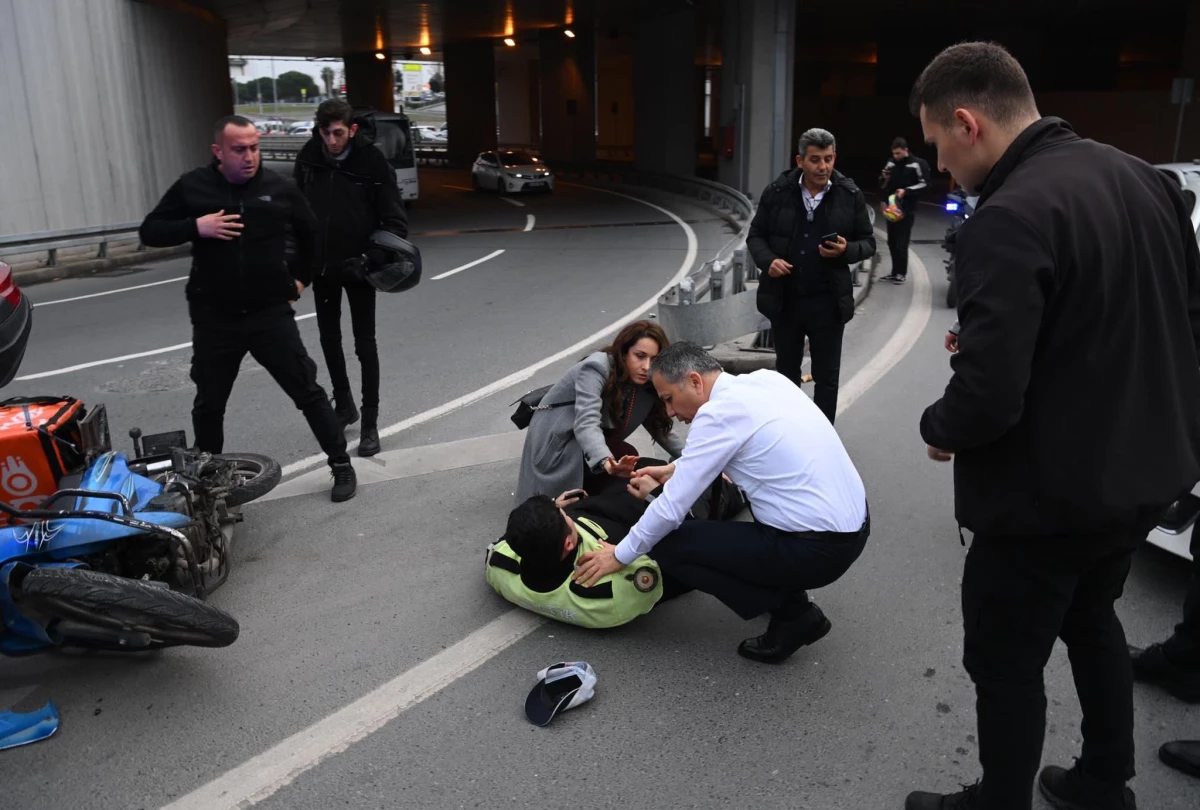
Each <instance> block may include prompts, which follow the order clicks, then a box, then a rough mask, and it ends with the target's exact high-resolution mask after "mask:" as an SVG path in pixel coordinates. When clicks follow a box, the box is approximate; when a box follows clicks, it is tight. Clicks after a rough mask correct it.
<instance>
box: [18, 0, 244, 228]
mask: <svg viewBox="0 0 1200 810" xmlns="http://www.w3.org/2000/svg"><path fill="white" fill-rule="evenodd" d="M227 60H228V55H227V52H226V48H225V31H224V27H223V26H222V25H221V23H220V22H219V21H218V20H217V19H216V18H215V17H212V16H211V15H207V14H205V13H203V12H200V13H195V14H194V13H189V12H187V11H179V10H173V9H168V8H164V7H161V6H157V5H151V4H147V3H140V2H132V1H131V0H54V2H47V1H46V0H0V76H3V77H4V81H2V82H0V109H4V110H6V111H7V112H6V115H5V121H4V128H5V141H6V144H5V148H4V149H0V178H3V191H2V192H0V233H3V234H5V235H11V234H19V233H34V232H40V231H49V230H59V229H63V228H78V227H86V226H96V225H111V224H118V223H124V222H135V221H139V220H141V219H142V217H144V216H145V214H146V212H147V211H148V210H149V209H150V208H151V207H152V206H153V205H154V204H155V203H156V202H157V201H158V199H159V197H160V196H161V195H162V194H163V192H165V191H166V190H167V187H168V186H170V184H171V183H172V182H174V180H175V179H176V178H177V177H178V176H179V175H180V174H182V173H183V172H184V171H186V170H188V169H190V168H193V167H195V166H197V165H200V164H203V163H205V162H207V160H208V159H209V157H210V153H209V149H208V146H209V144H211V143H212V123H213V122H214V121H215V120H216V119H217V118H219V117H221V116H222V115H227V114H228V113H229V112H230V111H231V110H232V93H231V90H230V85H229V78H228V74H229V70H228V61H227Z"/></svg>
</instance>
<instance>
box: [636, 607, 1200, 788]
mask: <svg viewBox="0 0 1200 810" xmlns="http://www.w3.org/2000/svg"><path fill="white" fill-rule="evenodd" d="M660 601H661V600H660ZM1158 758H1159V759H1161V760H1162V761H1163V764H1164V765H1167V766H1168V767H1171V768H1174V769H1175V770H1177V771H1181V772H1183V773H1186V774H1188V775H1189V776H1196V777H1200V740H1174V741H1172V742H1169V743H1163V745H1162V747H1161V748H1159V749H1158Z"/></svg>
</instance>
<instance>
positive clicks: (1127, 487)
mask: <svg viewBox="0 0 1200 810" xmlns="http://www.w3.org/2000/svg"><path fill="white" fill-rule="evenodd" d="M912 106H913V111H914V113H916V114H919V117H920V119H921V126H922V128H923V129H924V132H925V139H926V141H928V142H929V143H931V144H934V145H936V147H937V150H938V163H939V166H940V168H942V169H946V170H949V171H950V172H951V173H953V175H954V176H955V177H956V178H958V179H959V180H961V181H962V184H963V186H964V187H965V188H967V189H968V190H972V191H974V192H975V193H977V194H979V195H980V198H979V204H978V206H977V208H976V211H975V214H974V216H972V217H971V218H970V219H969V220H967V222H966V224H964V225H963V227H962V231H961V232H960V233H959V236H958V243H957V253H956V261H957V263H958V269H957V272H956V274H955V277H956V283H957V284H958V314H959V321H960V330H959V336H958V351H957V353H955V354H954V356H953V358H952V359H951V361H950V364H951V367H952V368H953V371H954V374H953V376H952V378H951V380H950V383H949V385H948V386H947V387H946V390H945V393H944V394H943V396H942V398H941V399H939V400H938V401H937V402H935V403H934V404H933V405H931V406H930V407H929V408H928V409H927V410H926V411H925V414H924V416H923V417H922V419H921V436H922V437H923V438H924V439H925V441H926V443H927V444H928V454H929V456H930V457H931V458H933V459H935V460H937V461H948V460H950V458H951V457H952V456H953V457H955V464H954V496H955V513H956V516H957V519H958V522H959V523H960V524H961V525H962V526H964V527H966V528H967V529H970V530H971V531H972V532H973V533H974V538H973V540H972V543H971V549H970V551H969V552H968V554H967V559H966V567H965V570H964V573H963V583H962V589H963V593H962V606H963V622H964V626H965V639H964V645H963V646H964V652H963V664H964V666H965V668H966V670H967V672H968V673H969V674H970V675H971V678H972V680H973V681H974V683H975V689H976V696H977V704H976V710H977V714H978V723H979V758H980V763H981V764H982V766H983V779H982V781H981V782H980V783H979V784H978V785H975V786H972V787H970V788H968V789H967V790H966V791H965V792H963V793H959V794H955V795H953V796H940V795H935V794H930V793H914V794H912V795H911V796H909V798H908V803H907V808H908V810H927V809H928V810H935V809H938V808H952V807H953V808H986V809H987V810H992V808H1005V810H1022V808H1029V807H1030V806H1031V802H1032V796H1031V794H1032V788H1033V782H1034V779H1035V776H1037V769H1038V765H1039V763H1040V758H1041V752H1042V738H1043V734H1044V731H1045V714H1046V694H1045V689H1044V687H1043V683H1042V670H1043V669H1044V667H1045V665H1046V662H1047V660H1048V659H1049V658H1050V652H1051V649H1052V648H1053V646H1054V641H1055V639H1056V638H1061V639H1062V640H1063V641H1064V643H1065V644H1066V646H1067V652H1068V655H1069V657H1070V661H1071V670H1072V673H1073V674H1074V677H1075V685H1076V690H1077V691H1078V694H1079V703H1080V707H1081V708H1082V710H1083V729H1082V733H1083V751H1082V755H1081V756H1080V757H1079V759H1078V762H1077V763H1076V765H1075V767H1073V768H1072V769H1071V770H1064V769H1063V768H1059V767H1056V766H1049V767H1046V768H1045V769H1043V770H1042V772H1041V776H1040V778H1039V779H1038V783H1039V786H1040V788H1041V790H1042V792H1043V793H1044V794H1046V795H1047V797H1048V798H1049V799H1050V801H1051V803H1052V804H1053V805H1054V806H1055V807H1064V808H1067V807H1080V808H1083V807H1087V808H1089V809H1090V808H1096V809H1097V810H1102V809H1103V808H1133V807H1135V800H1134V796H1133V792H1132V791H1131V790H1130V789H1129V788H1128V787H1127V786H1126V784H1125V783H1126V782H1127V781H1128V780H1129V779H1130V778H1131V777H1132V776H1133V775H1134V764H1133V762H1134V760H1133V687H1132V675H1131V668H1130V660H1129V653H1128V651H1127V649H1126V643H1125V634H1124V631H1123V629H1122V628H1121V623H1120V621H1119V620H1118V618H1117V615H1116V612H1115V611H1114V610H1113V604H1114V602H1115V601H1116V599H1117V598H1118V597H1120V595H1121V591H1122V588H1123V587H1124V583H1125V578H1126V576H1127V575H1128V573H1129V567H1130V561H1131V559H1132V556H1133V552H1134V549H1135V548H1137V546H1138V545H1139V544H1140V543H1142V542H1143V541H1144V539H1145V537H1146V534H1147V532H1148V531H1149V530H1150V529H1151V528H1152V527H1153V526H1154V525H1155V523H1157V521H1158V519H1159V518H1160V517H1161V516H1162V514H1163V513H1164V511H1165V510H1166V508H1167V506H1168V505H1170V504H1171V503H1172V502H1173V501H1174V500H1175V499H1176V498H1178V497H1180V496H1181V495H1182V494H1183V493H1185V492H1187V491H1188V490H1190V489H1191V488H1192V486H1193V485H1194V484H1195V483H1196V481H1197V479H1200V351H1198V346H1197V344H1198V341H1200V251H1198V250H1197V246H1196V236H1195V233H1194V232H1193V231H1192V228H1191V223H1190V220H1189V218H1188V211H1187V209H1186V207H1185V205H1184V200H1183V197H1182V195H1181V193H1180V191H1179V189H1178V187H1177V186H1175V185H1174V183H1173V182H1172V181H1171V180H1170V179H1169V178H1167V177H1166V176H1164V175H1162V174H1161V173H1160V172H1158V171H1156V170H1155V169H1154V168H1153V167H1151V166H1150V165H1148V164H1146V163H1144V162H1143V161H1141V160H1138V159H1136V158H1133V157H1130V156H1129V155H1126V154H1124V153H1122V152H1120V151H1118V150H1116V149H1114V148H1112V147H1110V146H1105V145H1103V144H1099V143H1096V142H1094V141H1089V140H1084V139H1081V138H1080V137H1079V136H1077V135H1076V134H1075V133H1074V131H1072V129H1071V127H1070V126H1069V125H1068V124H1067V123H1066V122H1065V121H1062V120H1060V119H1057V118H1042V117H1041V116H1040V114H1039V113H1038V110H1037V106H1036V104H1035V102H1034V97H1033V93H1032V91H1031V90H1030V87H1029V82H1028V80H1027V78H1026V76H1025V72H1024V71H1023V70H1022V68H1021V66H1020V64H1018V63H1017V61H1016V60H1015V59H1013V58H1012V56H1010V55H1009V54H1008V53H1007V52H1006V51H1005V50H1004V49H1003V48H1001V47H999V46H998V45H993V44H986V43H965V44H960V45H955V46H953V47H951V48H948V49H947V50H945V51H943V52H942V53H941V54H940V55H939V56H938V57H937V58H935V59H934V60H933V62H931V63H930V65H929V66H928V67H927V68H926V69H925V71H924V72H923V73H922V74H921V76H920V78H919V79H918V80H917V83H916V86H915V87H914V89H913V95H912ZM1114 369H1116V370H1119V376H1120V380H1119V381H1117V382H1114V379H1113V371H1114Z"/></svg>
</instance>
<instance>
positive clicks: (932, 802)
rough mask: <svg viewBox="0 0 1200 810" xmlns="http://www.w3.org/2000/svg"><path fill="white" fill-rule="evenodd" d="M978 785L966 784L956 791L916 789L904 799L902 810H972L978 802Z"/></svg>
mask: <svg viewBox="0 0 1200 810" xmlns="http://www.w3.org/2000/svg"><path fill="white" fill-rule="evenodd" d="M978 798H979V785H978V784H974V785H968V786H967V788H966V790H961V791H959V792H958V793H948V794H945V793H924V792H922V791H919V790H918V791H916V792H913V793H910V794H908V798H907V799H905V800H904V810H973V808H975V807H978V806H979V804H978V802H977V801H976V800H977V799H978Z"/></svg>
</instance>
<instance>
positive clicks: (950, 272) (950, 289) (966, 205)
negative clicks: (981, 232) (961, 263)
mask: <svg viewBox="0 0 1200 810" xmlns="http://www.w3.org/2000/svg"><path fill="white" fill-rule="evenodd" d="M978 201H979V198H978V197H968V196H967V193H966V191H965V190H964V189H963V188H962V187H961V186H959V187H957V188H954V189H953V190H951V191H950V193H949V194H948V195H946V204H945V209H946V213H947V214H951V215H952V216H951V219H950V227H948V228H947V229H946V235H945V236H944V237H943V238H942V249H943V250H945V251H946V252H947V253H948V254H950V256H949V258H946V259H943V260H942V263H943V264H944V265H946V280H947V281H948V282H950V283H949V285H948V286H947V288H946V306H948V307H950V308H951V309H953V308H954V307H956V306H958V289H957V288H956V286H955V282H954V241H955V239H956V238H957V237H958V232H959V229H961V228H962V226H963V223H964V222H966V221H967V220H968V219H969V218H970V216H971V214H973V213H975V203H976V202H978Z"/></svg>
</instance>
